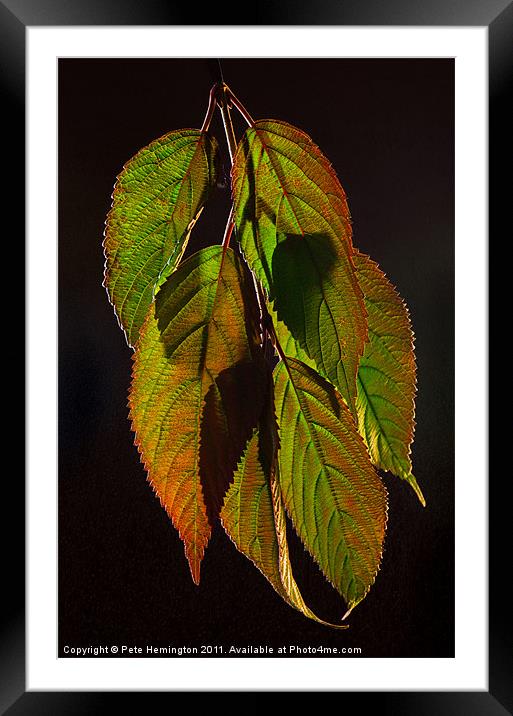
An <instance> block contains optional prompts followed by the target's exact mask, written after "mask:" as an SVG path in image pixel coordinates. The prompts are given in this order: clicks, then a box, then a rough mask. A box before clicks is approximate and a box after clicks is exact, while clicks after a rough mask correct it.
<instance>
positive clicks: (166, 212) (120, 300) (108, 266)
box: [104, 129, 218, 345]
mask: <svg viewBox="0 0 513 716" xmlns="http://www.w3.org/2000/svg"><path fill="white" fill-rule="evenodd" d="M217 151H218V149H217V142H216V140H215V139H213V138H212V137H210V136H209V135H208V134H206V133H205V132H200V131H199V130H197V129H181V130H177V131H174V132H170V133H169V134H166V135H164V136H163V137H161V138H160V139H157V140H155V141H154V142H151V144H149V145H148V146H147V147H144V148H143V149H141V150H140V151H139V152H138V153H137V154H136V155H135V156H134V157H133V158H132V159H130V160H129V161H128V162H127V163H126V164H125V166H124V167H123V170H122V171H121V173H120V174H119V176H118V178H117V181H116V184H115V187H114V193H113V194H112V208H111V210H110V212H109V214H108V217H107V222H106V228H105V241H104V251H105V258H106V262H105V279H104V285H105V286H106V288H107V290H108V293H109V298H110V301H111V303H112V305H113V306H114V309H115V311H116V314H117V316H118V319H119V322H120V324H121V326H122V328H123V329H124V331H125V334H126V337H127V340H128V343H129V344H130V345H134V344H135V341H136V340H137V336H138V334H139V329H140V327H141V325H142V323H143V321H144V319H145V316H146V314H147V312H148V307H149V305H150V303H151V301H152V300H153V296H154V292H155V289H156V287H157V286H158V285H159V284H161V283H162V282H163V281H164V280H165V278H166V277H167V276H168V275H169V274H170V273H171V272H172V271H173V270H174V269H175V268H176V266H177V265H178V262H179V261H180V258H181V257H182V254H183V251H184V250H185V247H186V245H187V241H188V238H189V234H190V231H191V229H192V227H193V225H194V222H195V221H196V219H197V218H198V216H199V214H200V213H201V211H202V208H203V205H204V204H205V201H206V200H207V197H208V194H209V192H210V190H211V189H212V187H213V186H214V185H215V174H216V172H215V159H216V154H217Z"/></svg>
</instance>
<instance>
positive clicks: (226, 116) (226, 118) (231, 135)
mask: <svg viewBox="0 0 513 716" xmlns="http://www.w3.org/2000/svg"><path fill="white" fill-rule="evenodd" d="M228 92H229V90H228V85H226V84H224V82H223V83H222V84H220V85H218V88H217V105H218V107H219V109H220V110H221V116H222V118H223V126H224V133H225V135H226V142H227V144H228V152H229V153H230V161H231V163H232V165H233V158H234V156H235V152H236V150H237V140H236V139H235V132H234V129H233V124H232V116H231V114H230V106H229V105H230V100H229V95H228Z"/></svg>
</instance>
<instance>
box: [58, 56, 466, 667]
mask: <svg viewBox="0 0 513 716" xmlns="http://www.w3.org/2000/svg"><path fill="white" fill-rule="evenodd" d="M222 66H223V71H224V76H225V80H226V82H227V83H228V84H229V85H230V86H231V87H232V89H233V90H234V92H235V93H236V94H237V95H238V96H239V97H240V99H241V100H242V101H243V102H244V103H245V104H246V106H247V108H248V109H249V111H250V112H251V113H252V114H253V116H255V117H256V118H261V117H274V118H280V119H284V120H287V121H289V122H291V123H292V124H296V125H298V126H300V127H301V128H302V129H304V130H305V131H306V132H308V133H309V134H310V135H311V136H312V138H313V139H314V141H316V142H317V143H318V144H319V146H320V147H321V149H322V150H323V151H324V153H325V154H326V155H327V156H328V158H329V159H330V160H331V161H332V163H333V165H334V167H335V169H336V171H337V172H338V174H339V177H340V179H341V182H342V184H343V186H344V188H345V190H346V192H347V195H348V200H349V205H350V209H351V213H352V217H353V228H354V241H355V244H356V245H357V246H358V247H359V248H360V249H361V250H363V251H364V252H367V253H369V254H370V255H371V256H372V257H373V258H374V259H375V260H377V261H378V262H379V263H380V264H381V266H382V268H383V269H384V270H385V272H386V273H387V274H388V275H389V277H390V278H391V280H392V281H393V282H394V283H395V285H396V286H397V288H398V290H399V291H400V293H401V295H402V296H403V297H404V298H405V300H406V301H407V303H408V305H409V308H410V311H411V315H412V321H413V326H414V330H415V334H416V350H417V364H418V382H419V394H418V398H417V415H416V420H417V429H416V438H415V442H414V446H413V463H414V472H415V474H416V477H417V479H418V481H419V483H420V485H421V486H422V488H423V491H424V494H425V496H426V499H427V503H428V506H427V508H426V509H423V508H422V507H421V506H420V505H419V503H418V501H417V499H416V497H415V495H414V494H413V492H412V491H411V490H410V489H409V488H408V486H407V485H406V484H405V483H402V482H400V481H399V480H397V478H394V477H393V476H391V475H385V477H384V479H385V482H386V484H387V487H388V489H389V495H390V509H389V522H388V532H387V538H386V548H385V554H384V559H383V564H382V568H381V570H380V572H379V574H378V577H377V580H376V583H375V584H374V586H373V587H372V589H371V591H370V593H369V595H368V597H367V598H366V599H365V600H364V602H363V603H362V604H360V605H359V606H358V607H357V608H356V609H355V611H354V612H353V613H352V615H351V618H350V629H349V630H347V631H345V632H336V631H333V630H330V629H327V628H326V627H322V626H319V625H316V624H314V623H312V622H309V621H308V620H306V619H305V618H304V617H302V616H301V615H299V614H298V613H296V612H295V611H293V610H292V609H291V608H290V607H288V606H286V605H285V604H284V603H283V602H282V601H281V600H280V598H279V597H278V596H276V595H275V593H274V592H273V590H272V588H271V587H270V586H269V585H268V583H267V582H266V580H265V579H264V578H263V577H262V576H261V574H260V573H259V572H258V571H257V570H256V569H255V568H254V566H253V565H252V564H251V563H250V562H249V561H248V560H247V559H246V558H245V557H243V556H242V555H240V554H239V553H238V552H237V551H236V549H235V548H234V546H233V545H232V543H231V542H230V541H229V540H228V538H227V537H225V536H224V534H223V533H222V532H221V531H220V530H215V531H214V534H213V538H212V540H211V543H210V545H209V547H208V548H207V552H206V556H205V560H204V564H203V566H202V581H201V585H200V586H199V587H196V586H195V585H194V584H193V583H192V580H191V578H190V575H189V570H188V566H187V563H186V561H185V558H184V555H183V547H182V545H181V543H180V541H179V538H178V536H177V534H176V532H175V530H174V529H173V527H172V525H171V523H170V521H169V520H168V518H167V516H166V514H165V513H164V511H163V510H162V508H161V507H160V505H159V503H158V500H157V499H156V498H155V497H154V495H153V492H152V490H151V489H150V487H149V486H148V484H147V483H146V480H145V475H144V470H143V468H142V466H141V464H140V462H139V458H138V455H137V451H136V448H135V447H134V446H133V435H132V433H131V432H130V428H129V424H128V421H127V407H126V401H127V388H128V384H129V379H130V367H131V350H130V349H129V348H128V347H127V346H126V344H125V342H124V338H123V334H122V332H121V331H120V329H119V328H118V326H117V322H116V319H115V317H114V314H113V311H112V308H111V307H110V305H109V303H108V300H107V295H106V293H105V290H104V289H103V288H102V285H101V284H102V273H103V254H102V249H101V241H102V233H103V225H104V219H105V215H106V213H107V211H108V209H109V206H110V195H111V192H112V185H113V181H114V179H115V176H116V174H117V173H118V172H119V170H120V169H121V166H122V164H123V163H124V162H125V161H126V160H127V159H128V158H129V157H130V156H132V155H133V154H134V153H135V152H136V151H137V150H138V149H139V148H140V147H141V146H143V145H145V144H147V143H148V142H149V141H151V140H152V139H154V138H156V137H158V136H160V135H162V134H164V133H165V132H167V131H169V130H171V129H176V128H180V127H187V126H199V125H200V124H201V122H202V119H203V116H204V113H205V110H206V104H207V97H208V90H209V88H210V86H211V84H212V82H213V80H214V79H215V77H213V75H212V63H209V62H208V61H206V60H154V59H147V60H142V59H137V60H125V59H123V60H110V59H109V60H91V59H84V60H81V59H76V60H71V59H66V60H61V61H60V62H59V646H60V654H61V655H64V654H63V651H62V649H63V647H64V646H65V645H69V646H89V645H112V644H116V645H122V644H127V645H136V646H143V647H145V646H146V645H147V644H151V645H153V646H167V645H169V644H173V645H176V646H181V645H189V646H199V645H200V644H211V645H216V644H217V645H223V646H224V647H225V648H226V647H227V646H229V645H232V644H233V645H236V646H244V645H247V644H254V645H258V644H262V645H268V646H274V647H278V646H281V645H289V644H297V645H302V646H308V645H310V646H318V645H324V646H339V647H343V646H345V647H360V648H361V649H362V656H364V657H371V656H383V657H390V656H400V657H413V656H419V657H421V656H426V657H448V656H452V655H453V654H454V648H453V647H454V533H453V527H454V212H453V208H454V186H453V185H454V165H453V160H454V103H453V100H454V65H453V61H452V60H432V59H429V60H326V59H322V60H261V59H256V60H248V59H240V60H239V59H230V60H223V61H222ZM236 126H237V129H238V130H239V131H240V130H241V129H242V125H241V124H239V123H237V125H236ZM212 129H213V131H214V132H216V133H217V135H218V137H219V138H220V139H221V141H222V138H223V137H222V129H221V123H220V121H219V119H218V118H216V120H215V122H214V123H213V126H212ZM228 199H229V196H228V191H227V190H226V191H222V190H219V191H218V193H217V196H216V197H215V200H214V201H213V202H211V206H209V207H207V209H206V210H205V212H204V214H203V216H202V219H201V221H200V222H199V224H198V225H197V228H196V229H195V231H194V233H193V237H192V240H191V247H190V248H191V249H192V250H194V248H198V247H200V246H202V245H205V244H208V243H218V242H220V240H221V238H222V231H223V228H224V223H225V219H226V210H227V206H228ZM291 539H292V540H293V549H292V556H293V559H294V564H295V565H296V566H297V567H298V568H297V570H296V571H297V579H298V582H299V583H300V586H301V587H302V588H303V590H304V594H305V597H306V598H307V601H308V602H309V604H310V606H312V607H313V608H314V609H316V610H317V611H318V613H319V614H320V615H322V616H324V617H325V618H327V619H330V620H337V619H338V618H340V615H341V613H342V610H343V604H341V602H340V599H339V598H338V597H337V595H336V594H335V592H334V591H333V590H332V589H331V588H330V587H329V586H328V585H327V583H326V582H325V581H324V579H323V578H322V576H321V575H320V573H319V572H318V570H317V568H316V567H315V566H314V565H313V564H312V563H311V562H310V561H309V559H308V557H307V556H306V553H305V552H304V551H303V549H302V547H301V546H300V545H298V544H297V541H296V540H294V536H293V535H291ZM299 565H301V566H299ZM468 598H469V599H471V598H472V595H468Z"/></svg>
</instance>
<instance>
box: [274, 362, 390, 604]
mask: <svg viewBox="0 0 513 716" xmlns="http://www.w3.org/2000/svg"><path fill="white" fill-rule="evenodd" d="M275 399H276V411H277V415H278V424H279V429H280V440H281V449H280V452H279V479H280V486H281V488H282V492H283V499H284V502H285V506H286V508H287V511H288V513H289V515H290V517H291V519H292V522H293V524H294V526H295V528H296V531H297V532H298V534H299V536H300V538H301V540H302V541H303V543H304V545H305V547H306V548H307V549H308V551H309V552H310V554H311V555H312V557H313V558H314V559H315V560H316V561H317V563H318V564H319V567H320V568H321V570H322V572H323V573H324V575H325V576H326V578H327V579H328V580H329V581H330V582H331V583H332V584H333V586H334V587H335V588H336V589H337V590H338V592H339V593H340V594H341V595H342V596H343V598H344V599H345V601H346V603H347V606H348V611H350V610H351V609H352V608H353V607H354V606H356V604H358V603H359V602H360V601H361V600H362V599H363V598H364V597H365V595H366V594H367V592H368V590H369V588H370V586H371V584H372V583H373V582H374V579H375V576H376V573H377V571H378V568H379V564H380V560H381V554H382V549H383V539H384V535H385V527H386V517H387V493H386V490H385V487H384V485H383V483H382V482H381V480H380V478H379V477H378V475H377V474H376V471H375V469H374V468H373V467H372V465H371V462H370V460H369V456H368V453H367V449H366V447H365V445H364V443H363V440H362V438H361V437H360V435H359V434H358V432H357V430H356V426H355V423H354V419H353V417H352V415H351V413H350V412H349V410H348V408H347V406H346V404H345V403H344V402H343V400H342V399H341V397H340V395H339V394H338V392H337V391H336V390H335V389H334V387H333V386H332V385H331V384H330V383H328V382H327V381H326V380H324V379H323V378H321V377H320V376H319V375H318V374H317V373H316V372H315V371H313V370H312V369H311V368H309V367H308V366H306V365H304V364H303V363H301V362H299V361H297V360H295V359H293V358H287V359H286V360H285V361H282V362H281V363H280V364H279V365H278V366H277V368H276V370H275Z"/></svg>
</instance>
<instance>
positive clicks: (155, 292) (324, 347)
mask: <svg viewBox="0 0 513 716" xmlns="http://www.w3.org/2000/svg"><path fill="white" fill-rule="evenodd" d="M234 106H235V107H236V108H237V109H238V110H239V111H240V112H241V114H242V116H243V117H244V118H245V119H246V121H247V124H248V128H247V131H246V132H245V134H244V135H243V136H242V137H241V139H240V141H239V143H238V144H237V143H236V139H235V135H234V133H233V128H232V124H231V116H230V109H231V108H233V107H234ZM216 107H219V108H220V110H221V113H222V115H223V120H224V126H225V130H226V139H227V143H228V148H229V152H230V157H231V160H232V167H231V191H232V210H231V213H230V216H229V217H228V222H227V227H226V231H225V235H224V238H223V240H222V243H221V242H219V243H217V244H215V245H213V246H210V247H208V248H205V249H202V250H200V251H198V252H196V253H194V254H193V255H191V256H190V258H187V259H186V260H182V257H183V254H184V251H185V249H186V247H187V243H188V241H189V237H190V235H191V231H192V229H193V227H194V224H195V223H196V221H197V220H198V218H199V216H200V214H201V212H202V210H203V207H204V205H205V203H206V201H207V200H208V199H209V197H210V195H211V194H212V191H213V189H214V187H215V186H216V183H217V181H218V173H219V165H220V160H219V147H218V143H217V141H216V139H215V138H214V137H213V136H211V134H210V133H209V127H210V123H211V119H212V116H213V113H214V111H215V108H216ZM230 242H231V244H232V246H230ZM104 250H105V256H106V269H105V286H106V288H107V290H108V294H109V297H110V301H111V303H112V305H113V306H114V309H115V311H116V314H117V317H118V320H119V322H120V325H121V326H122V328H123V330H124V331H125V335H126V337H127V341H128V343H129V345H130V346H132V347H133V348H134V356H133V376H132V384H131V388H130V394H129V407H130V418H131V421H132V426H133V430H134V432H135V435H136V445H137V446H138V449H139V451H140V454H141V458H142V461H143V463H144V466H145V468H146V470H147V473H148V477H149V480H150V482H151V484H152V486H153V488H154V490H155V492H156V493H157V495H158V496H159V498H160V501H161V503H162V506H163V507H164V508H165V509H166V511H167V512H168V514H169V516H170V518H171V520H172V522H173V524H174V526H175V527H176V529H177V530H178V532H179V534H180V537H181V539H182V540H183V542H184V545H185V554H186V556H187V559H188V562H189V566H190V570H191V574H192V578H193V580H194V581H195V582H196V583H199V579H200V564H201V561H202V558H203V555H204V551H205V547H206V546H207V543H208V541H209V537H210V534H211V529H212V525H213V524H214V522H215V520H218V519H220V520H221V523H222V525H223V527H224V529H225V531H226V532H227V534H228V535H229V537H230V538H231V539H232V540H233V542H234V543H235V545H236V546H237V548H238V549H239V550H240V551H241V552H242V553H243V554H245V555H246V556H247V557H248V558H249V559H250V560H252V561H253V563H254V564H255V565H256V566H257V567H258V568H259V569H260V570H261V572H262V573H263V574H264V575H265V577H266V578H267V579H268V580H269V582H270V583H271V584H272V586H273V587H274V589H275V590H276V591H277V592H278V594H280V596H281V597H282V598H283V599H284V600H285V601H286V602H287V603H288V604H290V605H291V606H293V607H294V608H296V609H298V610H299V611H301V612H302V613H303V614H304V615H306V616H308V617H309V618H311V619H314V620H316V621H321V620H320V619H318V618H317V616H316V615H315V614H313V612H312V611H311V610H310V609H309V608H308V607H307V605H306V604H305V602H304V600H303V598H302V595H301V593H300V591H299V589H298V586H297V584H296V582H295V580H294V577H293V574H292V568H291V563H290V559H289V552H288V545H287V533H286V513H287V514H288V515H289V517H290V520H291V522H292V524H293V525H294V528H295V530H296V532H297V534H298V535H299V537H300V538H301V540H302V542H303V544H304V546H305V547H306V549H307V550H308V551H309V552H310V554H311V555H312V557H313V558H314V559H315V561H316V562H317V563H318V565H319V568H320V569H321V571H322V572H323V574H324V575H325V577H326V578H327V579H328V580H329V582H330V583H331V584H332V585H333V586H334V587H335V588H336V589H337V590H338V592H339V593H340V594H341V595H342V597H343V598H344V600H345V602H346V605H347V612H346V613H348V612H349V611H350V610H351V609H352V608H353V607H354V606H355V605H356V604H358V603H359V602H360V601H361V600H362V599H363V598H364V596H365V595H366V593H367V592H368V590H369V588H370V586H371V584H372V583H373V582H374V579H375V576H376V573H377V571H378V569H379V564H380V560H381V555H382V549H383V540H384V535H385V529H386V521H387V492H386V489H385V486H384V484H383V482H382V480H381V478H380V476H379V475H378V473H377V470H376V468H381V469H383V470H387V471H390V472H392V473H394V474H395V475H397V476H398V477H400V478H402V479H403V480H405V481H407V482H408V483H409V484H410V485H411V486H412V487H413V489H414V490H415V491H416V493H417V495H418V497H419V499H420V501H421V502H422V503H423V504H424V498H423V497H422V493H421V491H420V488H419V487H418V485H417V483H416V481H415V478H414V477H413V475H412V467H411V461H410V447H411V442H412V440H413V430H414V398H415V390H416V381H415V357H414V351H413V336H412V331H411V327H410V321H409V316H408V311H407V309H406V307H405V305H404V303H403V301H402V300H401V298H400V297H399V295H398V294H397V292H396V290H395V288H394V287H393V286H392V284H391V283H390V282H389V280H388V279H387V278H386V277H385V275H384V274H383V272H382V271H381V270H380V268H379V266H378V265H377V264H376V263H374V262H373V261H372V260H371V259H370V258H369V257H368V256H366V255H364V254H362V253H360V252H359V251H358V250H357V249H355V247H354V246H353V242H352V228H351V223H350V214H349V210H348V206H347V201H346V196H345V193H344V191H343V189H342V186H341V185H340V182H339V180H338V178H337V176H336V174H335V172H334V170H333V167H332V166H331V164H330V163H329V161H328V160H327V159H326V158H325V157H324V155H323V154H322V152H321V151H320V149H319V148H318V147H317V146H316V145H315V144H314V143H313V141H312V140H311V139H310V137H308V136H307V135H306V134H305V133H304V132H302V131H301V130H299V129H297V128H295V127H293V126H291V125H290V124H287V123H286V122H283V121H278V120H259V121H254V120H253V119H252V118H251V116H250V115H249V114H248V112H247V110H246V109H245V108H244V107H243V105H242V104H241V103H240V101H239V100H238V99H237V98H236V97H235V95H234V94H233V93H232V92H231V90H230V89H229V88H228V87H227V86H226V85H225V84H222V83H221V84H218V85H215V86H214V87H213V88H212V91H211V94H210V101H209V106H208V110H207V115H206V117H205V121H204V123H203V126H202V128H201V129H198V130H196V129H182V130H177V131H173V132H170V133H169V134H166V135H165V136H163V137H161V138H160V139H157V140H155V141H154V142H152V143H151V144H149V145H148V146H147V147H144V148H143V149H141V150H140V151H139V152H138V153H137V154H136V155H135V156H134V157H133V158H132V159H130V160H129V161H128V162H127V163H126V164H125V166H124V167H123V170H122V172H121V173H120V175H119V176H118V178H117V181H116V185H115V188H114V193H113V203H112V208H111V210H110V212H109V214H108V218H107V222H106V231H105V241H104ZM323 623H324V622H323Z"/></svg>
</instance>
